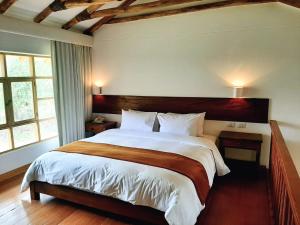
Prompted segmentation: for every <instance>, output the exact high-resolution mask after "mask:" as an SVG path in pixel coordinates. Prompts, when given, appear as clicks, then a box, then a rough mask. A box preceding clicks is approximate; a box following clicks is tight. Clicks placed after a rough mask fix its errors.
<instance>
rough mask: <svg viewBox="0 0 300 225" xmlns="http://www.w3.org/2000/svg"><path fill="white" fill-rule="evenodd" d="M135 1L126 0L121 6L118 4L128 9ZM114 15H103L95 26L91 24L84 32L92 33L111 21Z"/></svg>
mask: <svg viewBox="0 0 300 225" xmlns="http://www.w3.org/2000/svg"><path fill="white" fill-rule="evenodd" d="M135 1H136V0H125V1H124V2H123V3H122V4H121V5H120V6H118V8H121V9H127V8H128V7H129V6H130V5H131V4H132V3H134V2H135ZM114 17H115V15H111V16H106V17H103V18H102V19H101V20H99V21H98V22H97V23H95V24H94V25H93V26H91V27H90V28H88V29H86V30H85V31H84V32H83V33H84V34H88V35H92V34H93V33H94V32H95V31H96V30H98V29H99V28H100V27H101V26H103V25H104V24H106V23H107V22H109V21H110V20H111V19H113V18H114Z"/></svg>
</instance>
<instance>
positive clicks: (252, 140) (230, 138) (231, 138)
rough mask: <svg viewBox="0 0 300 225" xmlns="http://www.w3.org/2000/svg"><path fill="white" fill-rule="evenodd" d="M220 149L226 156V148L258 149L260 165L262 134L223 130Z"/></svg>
mask: <svg viewBox="0 0 300 225" xmlns="http://www.w3.org/2000/svg"><path fill="white" fill-rule="evenodd" d="M219 140H220V143H219V144H220V151H221V154H222V156H223V157H224V158H225V148H238V149H247V150H254V151H256V163H257V165H259V159H260V152H261V144H262V140H263V139H262V134H255V133H242V132H232V131H222V132H221V133H220V136H219Z"/></svg>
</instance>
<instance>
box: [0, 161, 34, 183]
mask: <svg viewBox="0 0 300 225" xmlns="http://www.w3.org/2000/svg"><path fill="white" fill-rule="evenodd" d="M29 166H30V164H27V165H25V166H21V167H19V168H17V169H15V170H12V171H9V172H7V173H4V174H1V175H0V183H1V182H3V181H6V180H8V179H11V178H13V177H16V176H18V175H21V174H23V173H25V172H26V170H27V169H28V167H29Z"/></svg>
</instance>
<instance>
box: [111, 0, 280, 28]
mask: <svg viewBox="0 0 300 225" xmlns="http://www.w3.org/2000/svg"><path fill="white" fill-rule="evenodd" d="M269 2H275V0H228V1H221V2H213V3H208V4H203V5H197V6H191V7H184V8H180V9H172V10H165V11H161V12H153V13H146V14H143V15H136V16H128V17H121V18H114V19H112V20H110V21H108V22H107V24H114V23H124V22H130V21H136V20H142V19H151V18H156V17H163V16H171V15H177V14H183V13H191V12H198V11H203V10H208V9H218V8H224V7H231V6H241V5H251V4H261V3H269Z"/></svg>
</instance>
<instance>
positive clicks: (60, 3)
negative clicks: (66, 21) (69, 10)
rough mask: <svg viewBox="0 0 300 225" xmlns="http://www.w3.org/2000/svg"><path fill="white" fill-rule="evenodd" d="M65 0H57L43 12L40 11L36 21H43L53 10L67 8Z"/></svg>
mask: <svg viewBox="0 0 300 225" xmlns="http://www.w3.org/2000/svg"><path fill="white" fill-rule="evenodd" d="M64 1H65V0H55V1H53V2H52V3H51V4H50V5H48V6H47V7H46V8H45V9H44V10H43V11H42V12H40V13H39V14H38V15H37V16H36V17H35V18H34V19H33V21H34V22H36V23H40V22H42V21H43V20H44V19H46V18H47V17H48V16H49V15H50V14H51V13H52V12H55V11H59V10H64V9H66V8H65V7H64V5H63V3H64Z"/></svg>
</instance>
